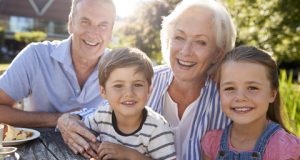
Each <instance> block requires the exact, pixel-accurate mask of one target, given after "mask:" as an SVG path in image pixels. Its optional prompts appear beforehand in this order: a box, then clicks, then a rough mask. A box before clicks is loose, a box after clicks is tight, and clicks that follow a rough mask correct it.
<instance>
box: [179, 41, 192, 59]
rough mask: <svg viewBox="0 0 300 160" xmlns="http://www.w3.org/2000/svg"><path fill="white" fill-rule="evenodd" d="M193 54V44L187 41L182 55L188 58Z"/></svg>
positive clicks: (181, 52)
mask: <svg viewBox="0 0 300 160" xmlns="http://www.w3.org/2000/svg"><path fill="white" fill-rule="evenodd" d="M191 53H192V43H191V42H189V41H186V42H185V44H184V45H183V47H182V49H181V51H180V54H181V55H183V56H188V55H190V54H191Z"/></svg>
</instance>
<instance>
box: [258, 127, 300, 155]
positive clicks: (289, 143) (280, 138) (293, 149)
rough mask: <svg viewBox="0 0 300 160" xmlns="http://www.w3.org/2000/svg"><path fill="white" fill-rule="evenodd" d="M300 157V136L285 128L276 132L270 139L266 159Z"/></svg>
mask: <svg viewBox="0 0 300 160" xmlns="http://www.w3.org/2000/svg"><path fill="white" fill-rule="evenodd" d="M299 157H300V138H299V137H296V136H294V135H292V134H289V133H287V132H286V131H285V130H284V129H281V130H279V131H278V132H276V133H275V134H274V135H273V136H272V137H271V138H270V140H269V142H268V144H267V148H266V151H265V155H264V159H298V158H299Z"/></svg>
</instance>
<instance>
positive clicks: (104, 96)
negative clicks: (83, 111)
mask: <svg viewBox="0 0 300 160" xmlns="http://www.w3.org/2000/svg"><path fill="white" fill-rule="evenodd" d="M100 95H101V96H102V97H103V98H105V99H106V91H105V87H103V86H101V85H100Z"/></svg>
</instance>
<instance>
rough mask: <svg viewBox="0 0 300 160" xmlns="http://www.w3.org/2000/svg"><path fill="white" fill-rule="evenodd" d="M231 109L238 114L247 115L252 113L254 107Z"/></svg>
mask: <svg viewBox="0 0 300 160" xmlns="http://www.w3.org/2000/svg"><path fill="white" fill-rule="evenodd" d="M231 109H232V110H233V111H234V112H238V113H247V112H250V111H251V110H253V108H252V107H233V108H231Z"/></svg>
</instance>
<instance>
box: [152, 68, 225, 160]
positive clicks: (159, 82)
mask: <svg viewBox="0 0 300 160" xmlns="http://www.w3.org/2000/svg"><path fill="white" fill-rule="evenodd" d="M173 78H174V77H173V73H172V71H171V69H170V68H169V67H168V66H166V65H164V66H157V67H156V68H155V74H154V77H153V82H152V83H153V90H152V93H151V96H150V98H149V101H148V106H150V107H152V108H153V110H154V111H156V112H158V113H161V114H162V113H163V106H164V98H163V97H164V96H163V95H164V94H165V92H166V91H167V89H168V87H169V85H170V84H171V82H172V80H173ZM199 92H201V91H199ZM200 96H201V97H200V99H199V102H198V104H197V109H196V113H195V116H194V120H193V122H194V123H193V124H192V127H191V132H190V135H189V137H190V140H189V144H188V147H187V148H186V150H185V151H182V153H184V155H182V157H183V159H184V160H198V159H199V160H200V159H201V158H202V155H201V145H200V140H201V138H202V137H203V136H204V134H205V132H206V131H208V130H212V129H221V128H225V126H226V125H227V124H229V120H228V119H227V118H226V116H225V114H224V113H223V112H222V111H221V107H220V97H219V94H218V91H217V85H216V84H215V82H214V81H212V80H211V79H207V80H206V82H205V86H204V87H203V88H202V92H201V94H200ZM187 132H188V131H187ZM178 158H179V157H178Z"/></svg>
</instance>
